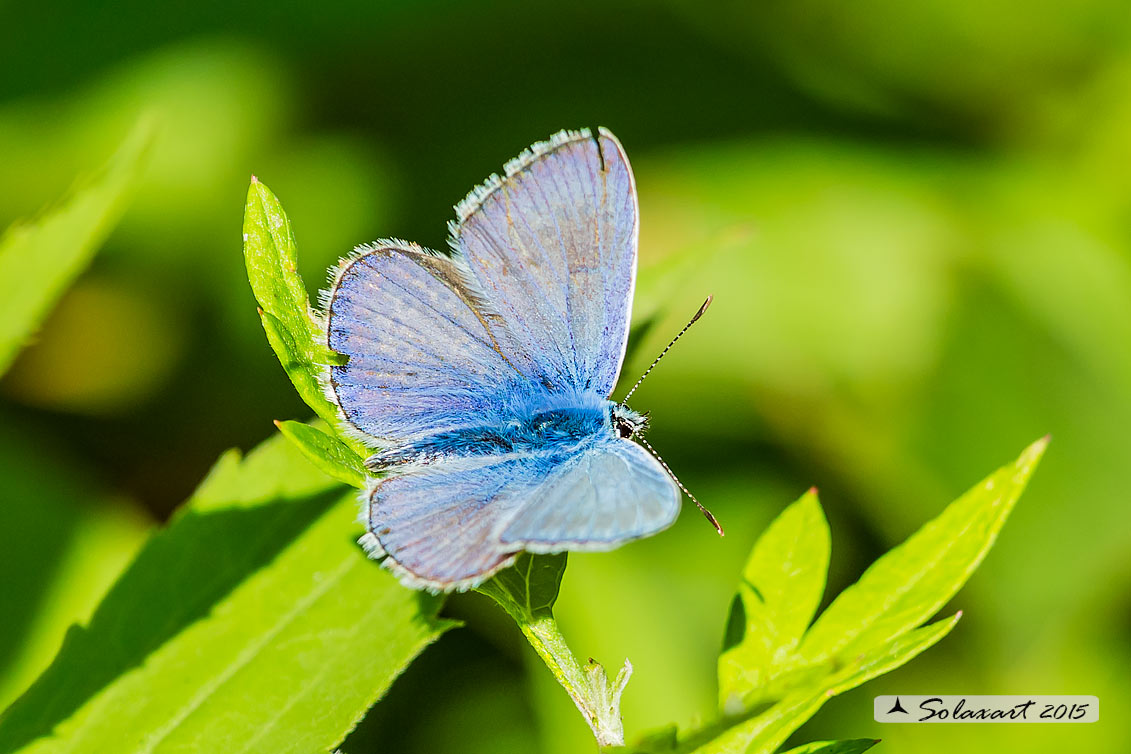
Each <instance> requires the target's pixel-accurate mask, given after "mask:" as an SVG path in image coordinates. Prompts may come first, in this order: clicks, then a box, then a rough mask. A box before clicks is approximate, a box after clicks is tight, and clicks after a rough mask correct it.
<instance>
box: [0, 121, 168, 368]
mask: <svg viewBox="0 0 1131 754" xmlns="http://www.w3.org/2000/svg"><path fill="white" fill-rule="evenodd" d="M152 130H153V129H152V125H151V124H150V123H149V122H148V121H145V122H143V123H142V124H141V125H139V126H138V127H137V128H136V129H135V130H134V132H133V134H131V135H130V137H129V138H128V139H126V141H125V143H124V144H123V145H122V146H121V148H120V149H119V150H118V152H117V154H115V155H114V157H113V158H112V159H111V160H110V162H109V164H107V166H106V167H105V168H104V169H103V171H102V172H101V173H100V174H99V175H98V176H97V177H96V178H95V179H94V180H92V181H90V182H88V183H87V184H86V185H85V186H84V187H82V188H80V189H79V190H77V191H76V192H75V193H74V194H72V195H71V196H70V197H68V198H67V199H66V200H64V201H63V202H62V203H61V204H60V205H59V206H58V207H57V208H54V209H52V210H51V211H49V212H46V213H45V214H44V215H43V216H42V217H40V218H38V219H36V220H33V221H30V222H27V223H20V224H17V225H14V226H12V227H11V228H9V229H8V230H7V232H6V233H4V235H3V237H0V374H2V373H3V372H5V371H6V370H7V369H8V367H9V366H10V365H11V363H12V359H13V358H14V357H15V355H16V353H17V352H18V351H19V350H20V348H21V347H22V346H23V345H24V344H25V343H26V342H27V340H28V338H29V337H31V335H32V334H33V333H34V332H35V330H36V328H37V327H38V326H39V325H40V323H41V322H42V321H43V318H44V317H46V316H47V313H48V312H49V311H50V310H51V308H52V306H54V304H55V302H56V301H58V300H59V297H60V296H61V295H62V294H63V291H64V290H66V288H67V286H68V285H69V284H70V283H71V281H73V280H74V279H75V277H76V276H78V274H79V273H80V272H82V270H83V269H85V268H86V266H87V264H89V263H90V260H91V258H92V257H93V256H94V252H95V251H96V250H97V249H98V247H99V246H100V245H101V244H102V242H103V241H104V240H105V238H106V236H107V235H108V234H109V233H110V231H111V229H113V227H114V225H115V224H116V223H117V222H118V218H119V217H121V214H122V211H123V210H124V209H125V207H126V202H127V200H128V198H129V195H130V190H131V189H132V188H133V187H134V184H135V183H136V181H137V177H138V175H139V173H140V172H141V167H142V164H143V158H144V156H145V153H146V147H147V146H148V144H149V142H150V139H151V135H152Z"/></svg>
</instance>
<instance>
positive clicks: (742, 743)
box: [694, 614, 961, 754]
mask: <svg viewBox="0 0 1131 754" xmlns="http://www.w3.org/2000/svg"><path fill="white" fill-rule="evenodd" d="M960 616H961V614H959V615H955V616H952V617H951V618H948V619H946V620H941V621H938V622H936V623H932V624H931V625H929V626H924V627H923V628H920V629H917V630H915V631H910V632H908V633H906V634H904V635H902V636H900V637H897V638H895V639H893V640H892V641H890V642H887V643H885V644H883V645H882V646H879V647H876V648H874V649H872V650H871V651H869V652H865V653H864V654H861V655H860V656H858V657H855V658H852V659H851V660H850V661H848V662H847V663H845V664H844V665H842V666H839V667H836V668H835V669H832V670H831V672H830V673H829V674H828V675H827V676H826V677H824V678H822V679H820V681H819V682H818V683H815V684H813V685H811V686H808V687H805V688H800V689H798V690H796V691H793V692H791V693H790V694H789V695H787V696H786V697H785V698H784V699H782V700H781V701H780V702H778V703H777V704H775V705H774V706H773V707H771V708H770V709H769V710H767V711H766V712H764V713H762V714H761V715H758V716H756V717H751V718H749V719H747V720H744V721H741V722H739V724H737V725H735V726H734V727H731V728H730V729H728V730H726V731H725V732H723V733H722V734H721V735H719V736H718V737H716V738H714V739H712V740H711V741H710V742H709V743H707V744H705V745H703V746H700V747H699V748H696V749H694V752H695V754H772V753H773V752H775V751H777V749H778V747H779V746H781V744H782V743H783V742H784V741H785V740H786V739H787V738H789V736H790V734H791V733H793V731H795V730H797V729H798V728H799V727H801V726H802V725H803V724H804V723H805V722H806V721H807V720H808V719H809V718H811V717H812V716H813V715H814V714H816V712H817V710H819V709H820V708H821V706H822V705H823V704H824V703H825V702H826V701H827V700H829V699H831V698H832V697H833V696H836V695H838V694H842V693H844V692H845V691H848V690H849V689H853V688H855V687H857V686H859V685H860V684H862V683H864V682H866V681H869V680H871V679H872V678H875V677H876V676H878V675H882V674H883V673H887V672H889V671H891V670H894V669H895V668H897V667H899V666H900V665H903V664H904V663H906V662H908V661H909V660H911V659H912V658H914V657H915V656H916V655H918V654H919V653H920V652H922V651H924V650H925V649H927V648H928V647H930V646H932V645H933V644H934V643H935V642H937V641H939V640H940V639H941V638H942V637H944V636H946V635H947V634H948V633H949V632H950V630H951V629H952V628H954V625H955V624H956V623H957V622H958V619H959V617H960Z"/></svg>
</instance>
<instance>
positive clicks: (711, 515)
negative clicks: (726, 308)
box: [633, 299, 726, 537]
mask: <svg viewBox="0 0 1131 754" xmlns="http://www.w3.org/2000/svg"><path fill="white" fill-rule="evenodd" d="M709 303H711V299H707V304H709ZM707 304H703V309H706V308H707ZM703 309H700V310H699V314H702V313H703ZM699 314H696V315H695V316H696V318H698V316H699ZM691 321H692V322H694V321H695V320H694V319H693V320H691ZM684 329H685V330H686V329H687V328H686V327H685V328H684ZM633 439H634V440H639V441H640V442H641V444H643V445H644V447H646V448H648V452H649V453H651V454H652V456H653V457H654V458H655V459H656V460H657V461H659V462H660V465H661V466H663V467H664V471H666V472H668V476H670V477H671V478H672V481H673V482H675V483H676V485H677V486H678V487H679V488H680V489H681V490H683V494H685V495H687V496H688V497H689V498H691V502H693V503H695V506H696V507H697V508H699V512H700V513H702V514H703V515H704V516H706V517H707V520H708V521H710V522H711V526H713V527H715V531H717V532H718V533H719V536H720V537H723V536H726V535H725V534H724V533H723V527H721V526H719V521H718V519H717V518H715V514H714V513H711V511H709V510H707V508H706V506H704V505H703V503H701V502H699V498H697V497H695V496H694V495H692V494H691V490H689V489H687V488H686V487H684V486H683V482H681V481H679V477H677V476H676V475H675V473H674V472H673V471H672V469H671V466H668V463H667V461H665V460H664V459H663V458H660V454H659V453H657V452H656V449H655V448H653V447H652V445H651V443H649V442H648V441H647V440H645V439H644V438H643V437H641V436H640V435H636V436H635V437H634V438H633Z"/></svg>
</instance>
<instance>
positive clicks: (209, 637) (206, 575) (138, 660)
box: [0, 437, 451, 752]
mask: <svg viewBox="0 0 1131 754" xmlns="http://www.w3.org/2000/svg"><path fill="white" fill-rule="evenodd" d="M280 477H283V478H280ZM337 490H338V488H337V485H336V483H335V482H334V481H333V480H331V479H329V478H327V477H326V476H325V475H324V474H322V473H321V472H319V471H317V470H316V469H314V468H312V467H311V466H310V465H309V464H307V463H306V461H305V460H304V459H303V457H302V456H301V455H300V454H299V453H298V451H297V450H295V449H294V448H293V447H292V446H291V445H290V444H289V443H288V442H287V441H286V440H285V439H284V438H282V437H279V438H274V439H272V440H270V441H268V442H267V443H264V445H262V446H261V447H260V448H259V449H257V450H256V451H255V452H253V453H252V454H251V455H249V457H248V458H247V459H246V460H245V461H243V462H242V463H241V462H238V461H237V460H236V458H235V456H234V455H232V454H228V455H226V456H224V457H223V458H221V460H220V461H219V463H217V466H216V468H215V469H214V470H213V472H212V473H211V474H210V475H209V477H208V478H207V479H206V480H205V482H204V484H202V486H201V489H200V491H199V492H198V494H197V495H196V496H195V498H194V500H193V501H192V502H191V503H190V504H189V505H188V506H186V508H185V509H183V510H182V512H181V513H180V514H178V515H177V516H176V517H175V519H174V521H173V522H172V524H171V525H170V526H169V527H168V528H167V529H166V530H164V531H162V532H160V533H158V534H156V535H155V536H154V537H153V538H152V539H151V540H150V541H149V543H147V544H146V546H145V547H144V548H143V549H142V551H141V553H140V554H139V555H138V557H137V559H136V560H135V561H134V563H133V564H132V565H131V566H130V567H129V568H128V569H127V570H126V572H125V573H124V574H123V575H122V576H121V578H120V579H119V580H118V582H117V583H116V584H115V585H114V587H113V588H112V589H111V590H110V592H109V593H108V594H107V596H106V598H105V599H104V600H103V602H102V604H101V605H100V606H99V607H98V609H97V610H96V611H95V614H94V616H93V618H92V619H91V621H90V624H89V625H88V626H87V627H84V628H79V627H74V628H72V629H71V631H70V633H69V634H68V636H67V638H66V640H65V642H64V644H63V647H62V649H61V650H60V652H59V655H58V657H56V659H55V661H54V663H52V665H51V667H49V668H48V670H47V671H46V672H45V673H44V674H43V676H41V677H40V678H39V680H37V681H36V683H35V684H33V686H32V687H31V689H29V690H28V692H27V693H25V694H24V695H23V696H22V697H20V699H18V700H17V701H16V702H15V703H14V704H13V705H12V706H11V707H10V708H9V709H8V710H7V711H6V712H5V713H4V714H3V716H2V717H0V751H3V752H9V751H15V750H17V749H21V750H23V751H29V752H88V751H145V752H149V751H231V750H241V751H248V750H254V751H273V752H309V751H315V750H326V749H329V748H332V747H333V746H334V745H336V744H337V743H338V742H340V741H341V740H342V739H343V738H344V737H345V735H346V734H347V733H348V732H349V731H350V730H351V729H352V727H353V726H354V724H355V723H356V721H357V720H358V719H359V718H360V717H361V716H362V715H363V714H364V712H365V710H366V709H368V707H369V706H370V705H371V704H372V703H373V702H374V701H376V700H377V699H378V698H379V697H380V696H381V695H382V694H383V693H384V692H385V690H386V689H387V688H388V687H389V684H390V683H391V682H392V680H393V679H394V678H395V677H396V676H397V675H398V674H399V673H400V672H401V670H402V669H403V668H404V667H405V665H406V664H407V663H408V662H409V661H411V659H412V658H413V657H415V656H416V654H417V653H418V652H419V651H420V650H421V649H423V648H424V647H425V646H426V645H427V644H428V643H429V642H431V641H432V640H434V639H435V638H436V637H437V636H438V635H439V634H440V633H441V632H442V631H444V630H445V629H446V628H447V627H449V626H450V625H451V624H449V623H446V622H443V621H439V620H437V619H436V612H437V610H438V608H439V604H440V601H439V599H438V598H436V597H432V596H429V595H427V594H423V593H419V592H413V591H409V590H406V589H403V588H402V587H400V586H399V585H398V584H397V583H396V581H395V579H394V578H393V577H392V576H391V575H390V574H388V573H387V572H385V571H383V570H381V569H380V568H377V567H376V566H375V565H374V564H373V563H372V562H370V561H368V560H367V559H366V557H365V556H364V554H363V553H362V551H361V549H360V548H359V547H357V545H356V544H354V542H353V541H352V537H351V536H350V535H349V532H350V531H351V530H352V529H353V528H354V523H353V522H354V518H355V507H356V506H355V501H354V495H353V494H352V493H351V494H349V495H347V496H345V497H344V498H343V497H342V496H341V494H340V492H338V491H337ZM225 492H227V493H228V497H227V504H225ZM234 709H238V710H239V714H238V715H237V714H232V710H234ZM21 747H23V748H21Z"/></svg>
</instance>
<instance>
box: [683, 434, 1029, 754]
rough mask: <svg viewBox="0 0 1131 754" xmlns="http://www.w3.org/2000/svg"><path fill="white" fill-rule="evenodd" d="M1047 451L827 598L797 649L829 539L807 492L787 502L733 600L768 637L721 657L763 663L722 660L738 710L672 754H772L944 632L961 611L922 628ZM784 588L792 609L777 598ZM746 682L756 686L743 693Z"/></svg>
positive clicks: (993, 480) (988, 484)
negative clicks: (832, 703) (793, 598)
mask: <svg viewBox="0 0 1131 754" xmlns="http://www.w3.org/2000/svg"><path fill="white" fill-rule="evenodd" d="M1047 444H1048V438H1045V439H1042V440H1038V441H1037V442H1035V443H1033V444H1032V445H1030V446H1029V447H1028V448H1026V449H1025V451H1023V452H1022V454H1021V456H1020V458H1018V459H1017V461H1016V462H1015V463H1013V464H1010V465H1008V466H1005V467H1003V468H1001V469H999V470H998V471H997V472H995V473H994V474H992V475H991V476H990V477H988V478H987V479H986V480H984V481H983V482H981V483H980V484H979V485H977V486H976V487H974V488H973V489H972V490H970V491H969V492H967V493H966V494H964V495H963V496H962V497H960V498H959V499H958V500H956V501H955V502H954V503H952V504H951V505H950V506H948V507H947V509H946V510H945V511H943V513H942V514H941V515H939V516H938V517H937V518H936V519H935V520H933V521H931V522H930V523H928V524H927V525H926V526H924V527H923V528H922V529H920V530H919V532H917V533H916V534H914V535H913V536H912V537H910V538H909V539H908V540H907V541H906V542H904V543H903V544H902V545H900V546H899V547H896V548H895V549H893V550H892V551H890V552H889V553H887V554H886V555H884V556H883V557H881V558H880V559H879V560H877V561H876V562H875V563H874V564H873V565H872V566H871V567H870V568H869V569H868V570H867V571H866V572H865V573H864V575H863V576H862V577H861V578H860V580H859V581H858V582H857V583H856V584H854V585H853V586H851V587H849V588H848V589H846V590H845V591H844V592H842V593H841V595H840V596H838V597H837V599H836V600H834V601H833V603H832V605H831V606H830V607H829V608H828V609H827V610H826V611H825V612H824V614H823V615H822V616H821V617H820V618H818V619H817V621H816V623H814V625H813V627H812V628H810V629H809V631H808V632H805V633H804V635H803V636H802V637H801V639H800V644H798V641H797V632H798V631H799V630H802V629H803V628H804V624H805V623H806V622H807V621H808V619H809V616H811V615H812V609H813V605H814V604H815V602H814V600H816V599H819V592H820V589H821V581H823V573H824V569H825V566H826V564H827V547H828V539H827V536H828V535H827V531H826V530H825V525H824V519H823V516H821V515H820V507H819V506H818V505H817V500H816V496H815V495H813V493H810V494H809V495H806V496H805V497H803V498H802V499H801V500H799V501H798V502H797V503H794V505H792V506H790V508H788V509H787V510H786V511H784V512H783V513H782V515H781V516H780V517H779V519H778V521H776V522H774V524H772V525H771V527H770V528H769V529H768V530H767V531H766V533H765V534H764V535H763V537H762V538H761V539H760V540H759V542H758V544H757V545H756V546H755V550H754V553H753V554H752V556H751V558H750V561H749V563H748V566H747V569H746V572H745V574H744V575H745V578H746V582H747V583H748V584H749V585H750V593H749V594H742V593H741V592H740V600H739V604H740V605H742V606H743V610H744V611H745V609H746V608H747V607H749V608H751V611H752V613H753V614H754V619H753V620H751V621H750V622H746V625H747V626H754V627H755V628H756V630H758V631H761V632H764V633H765V634H766V635H767V636H768V637H770V638H769V639H766V640H765V642H764V643H756V642H760V641H762V639H760V638H759V637H758V636H750V635H745V636H743V637H742V640H741V641H740V642H739V643H738V644H737V645H736V646H734V647H731V648H730V649H728V650H725V651H724V655H723V656H724V658H726V657H728V653H729V659H730V660H731V661H733V662H734V663H735V664H738V663H740V662H742V661H744V660H745V661H750V662H752V663H766V662H767V661H768V662H769V665H768V666H764V665H755V666H754V667H752V668H751V669H750V670H749V671H747V672H746V674H745V675H744V674H743V668H741V667H729V666H728V665H727V664H726V663H724V662H722V661H720V674H724V673H725V674H724V675H721V679H720V684H722V683H730V684H731V690H732V692H733V693H732V694H731V697H730V698H737V699H738V700H739V701H740V704H738V705H736V706H737V707H738V710H737V711H735V713H734V714H733V715H732V716H730V717H724V718H723V719H721V720H719V721H718V722H716V723H714V724H711V725H709V726H707V727H705V728H702V729H700V730H698V731H693V732H691V733H689V734H687V735H686V736H684V737H683V738H682V739H681V740H680V741H679V743H678V745H677V746H676V748H675V750H674V751H676V752H681V753H683V752H696V754H771V753H772V752H774V751H776V750H777V748H778V747H779V746H780V745H781V744H782V743H783V742H784V741H785V739H786V738H788V737H789V735H790V734H791V733H792V732H793V731H794V730H796V729H797V728H798V727H799V726H801V725H802V724H803V723H804V722H805V721H806V720H808V719H809V718H810V717H811V716H812V715H813V714H815V713H816V711H817V710H818V709H820V707H821V705H822V704H824V702H825V701H826V700H827V699H828V698H830V697H832V696H835V695H837V694H841V693H844V692H845V691H848V690H849V689H852V688H855V687H857V686H859V685H860V684H862V683H865V682H866V681H868V680H870V679H872V678H875V677H876V676H878V675H881V674H883V673H887V672H889V671H891V670H893V669H895V668H897V667H899V666H900V665H903V664H904V663H906V662H907V661H909V660H910V659H912V658H913V657H915V656H916V655H918V654H919V653H921V652H923V651H924V650H926V649H927V648H929V647H931V646H932V645H934V644H935V643H936V642H938V641H939V640H940V639H942V638H943V637H944V636H946V635H947V634H948V633H949V632H950V631H951V629H953V628H954V626H955V624H956V623H957V622H958V620H959V619H960V618H961V616H962V614H961V613H958V614H956V615H954V616H952V617H950V618H948V619H945V620H941V621H937V622H935V623H931V624H929V625H926V626H920V624H921V623H922V622H923V621H924V620H926V619H928V618H929V617H930V616H931V615H933V614H934V613H935V612H936V611H937V610H938V609H939V607H941V606H942V605H943V604H944V603H945V602H947V601H948V600H949V599H950V598H951V597H952V596H953V595H954V594H955V592H957V591H958V589H960V588H961V587H962V585H963V584H964V583H965V582H966V580H967V579H968V578H969V577H970V575H971V574H972V573H973V571H974V569H975V568H977V566H978V564H979V563H980V562H981V561H982V559H983V558H984V557H985V554H986V552H987V551H988V550H989V548H990V547H991V546H992V545H993V542H994V540H995V538H996V536H997V533H998V532H999V531H1000V529H1001V527H1002V525H1003V524H1004V522H1005V519H1006V517H1007V516H1008V515H1009V512H1010V510H1012V508H1013V506H1014V504H1015V503H1016V501H1017V498H1018V496H1019V495H1020V494H1021V492H1022V490H1023V489H1024V488H1025V485H1026V483H1027V482H1028V479H1029V477H1030V476H1031V475H1032V473H1033V470H1034V469H1035V468H1036V465H1037V463H1038V462H1039V461H1040V458H1041V455H1042V454H1043V453H1044V450H1045V447H1046V446H1047ZM791 542H802V543H807V544H806V545H790V544H789V543H791ZM806 547H808V548H809V555H808V557H810V558H814V559H815V561H816V562H815V563H814V568H816V570H819V571H820V575H819V576H818V574H817V573H815V572H814V568H808V567H805V566H803V565H801V560H800V559H796V562H794V561H795V558H794V555H793V553H794V551H795V550H796V551H797V552H800V551H802V550H804V549H805V548H806ZM775 558H776V560H775ZM790 588H794V589H795V590H796V594H797V596H798V600H799V603H800V604H798V605H790V604H788V600H787V599H786V600H785V601H784V602H783V601H782V600H783V598H785V597H787V596H788V595H789V594H790V591H789V589H790ZM763 589H764V590H765V591H763ZM830 616H831V617H830ZM767 647H768V648H767ZM786 647H793V649H783V648H786ZM747 650H749V651H747ZM767 658H768V659H767ZM765 667H768V668H769V670H768V671H767V670H765ZM750 679H757V680H758V681H759V682H761V683H762V684H763V685H762V686H761V687H757V688H743V687H742V683H743V682H749V681H750ZM766 699H776V700H778V701H777V702H776V703H775V704H773V706H771V707H770V708H769V709H766V710H764V711H762V712H760V713H759V714H755V712H754V711H753V710H754V704H755V703H756V702H759V701H762V700H766Z"/></svg>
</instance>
